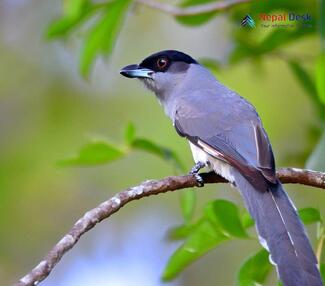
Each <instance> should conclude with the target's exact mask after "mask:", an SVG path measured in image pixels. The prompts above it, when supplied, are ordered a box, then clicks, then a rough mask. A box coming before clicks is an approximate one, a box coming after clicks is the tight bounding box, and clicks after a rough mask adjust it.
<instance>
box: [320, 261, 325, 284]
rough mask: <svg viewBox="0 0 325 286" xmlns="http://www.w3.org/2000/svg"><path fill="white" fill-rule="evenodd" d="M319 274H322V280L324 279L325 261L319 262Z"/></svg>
mask: <svg viewBox="0 0 325 286" xmlns="http://www.w3.org/2000/svg"><path fill="white" fill-rule="evenodd" d="M320 274H321V276H322V279H323V281H325V263H321V264H320Z"/></svg>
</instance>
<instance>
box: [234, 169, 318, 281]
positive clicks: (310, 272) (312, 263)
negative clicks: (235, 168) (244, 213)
mask: <svg viewBox="0 0 325 286" xmlns="http://www.w3.org/2000/svg"><path fill="white" fill-rule="evenodd" d="M234 177H235V183H236V186H237V187H238V189H239V191H240V193H241V195H242V197H243V199H244V202H245V204H246V207H247V208H248V210H249V212H250V214H251V216H252V217H253V218H254V220H255V223H256V229H257V232H258V234H259V237H260V242H261V244H262V245H263V246H264V247H265V248H266V249H267V250H268V251H269V252H270V260H271V261H272V263H273V264H275V265H276V268H277V272H278V275H279V277H280V279H281V281H282V282H283V284H284V285H285V286H322V285H323V283H322V279H321V277H320V273H319V270H318V268H317V260H316V257H315V255H314V252H313V250H312V248H311V245H310V242H309V240H308V237H307V235H306V232H305V229H304V226H303V224H302V223H301V221H300V219H299V217H298V215H297V211H296V209H295V207H294V206H293V204H292V202H291V200H290V199H289V197H288V196H287V194H286V192H285V191H284V190H283V188H282V185H281V183H280V182H279V181H278V182H277V183H276V184H274V185H270V187H269V189H268V190H267V191H264V192H263V191H260V190H255V188H254V187H253V186H252V185H251V184H250V183H249V182H248V181H247V180H246V179H245V178H244V177H243V176H242V175H241V174H240V173H239V172H235V174H234Z"/></svg>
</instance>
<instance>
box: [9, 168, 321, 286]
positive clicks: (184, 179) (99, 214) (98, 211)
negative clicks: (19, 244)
mask: <svg viewBox="0 0 325 286" xmlns="http://www.w3.org/2000/svg"><path fill="white" fill-rule="evenodd" d="M201 175H202V178H203V180H204V182H205V183H206V184H208V183H226V182H227V181H226V180H225V179H224V178H222V177H220V176H218V175H216V174H215V173H213V172H210V173H203V174H201ZM277 176H278V178H279V179H280V180H281V182H282V183H294V184H303V185H307V186H312V187H318V188H322V189H325V173H321V172H316V171H310V170H303V169H296V168H283V169H280V170H279V171H278V172H277ZM196 184H197V182H196V179H195V177H194V176H193V175H186V176H174V177H167V178H164V179H162V180H149V181H145V182H143V183H142V184H140V185H138V186H136V187H132V188H129V189H126V190H124V191H122V192H120V193H117V194H116V195H115V196H114V197H112V198H111V199H109V200H107V201H105V202H103V203H101V204H100V205H98V206H97V207H96V208H94V209H92V210H90V211H88V212H86V213H85V214H84V216H83V217H82V218H80V219H79V220H78V221H77V222H76V223H75V225H74V226H73V227H72V229H71V230H70V231H69V232H68V233H67V234H66V235H65V236H64V237H63V238H62V239H61V240H60V241H59V242H58V243H57V244H56V245H55V246H54V247H53V248H52V250H51V251H50V252H49V253H48V254H47V255H46V256H45V257H44V259H43V260H42V261H41V262H40V263H39V264H38V265H37V266H36V267H35V268H34V269H33V270H32V271H31V272H30V273H28V274H27V275H26V276H24V277H23V278H21V279H20V280H19V282H17V283H16V284H15V285H16V286H32V285H37V284H38V283H39V282H41V281H43V280H44V279H45V278H46V277H48V275H49V274H50V273H51V271H52V270H53V268H54V267H55V265H56V264H57V263H58V262H59V261H60V260H61V258H62V257H63V255H64V254H65V253H66V252H68V251H69V250H70V249H71V248H72V247H74V246H75V245H76V243H77V242H78V240H79V239H80V237H81V236H82V235H83V234H84V233H86V232H87V231H89V230H90V229H92V228H93V227H94V226H95V225H96V224H97V223H99V222H100V221H102V220H104V219H106V218H108V217H110V216H111V215H112V214H114V213H115V212H117V211H118V210H119V209H120V208H121V207H123V206H124V205H126V204H127V203H129V202H131V201H134V200H138V199H141V198H143V197H147V196H151V195H157V194H161V193H166V192H169V191H175V190H180V189H184V188H191V187H195V186H196Z"/></svg>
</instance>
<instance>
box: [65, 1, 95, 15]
mask: <svg viewBox="0 0 325 286" xmlns="http://www.w3.org/2000/svg"><path fill="white" fill-rule="evenodd" d="M88 4H89V0H66V1H64V2H63V12H64V14H65V15H66V16H68V17H71V18H73V17H78V16H79V15H80V14H81V13H82V10H83V9H84V7H85V6H87V5H88Z"/></svg>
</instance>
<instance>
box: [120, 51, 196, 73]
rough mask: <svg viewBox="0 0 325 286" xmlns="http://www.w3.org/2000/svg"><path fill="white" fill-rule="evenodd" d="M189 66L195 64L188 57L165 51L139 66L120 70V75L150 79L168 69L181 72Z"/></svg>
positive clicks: (146, 59)
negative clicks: (173, 68)
mask: <svg viewBox="0 0 325 286" xmlns="http://www.w3.org/2000/svg"><path fill="white" fill-rule="evenodd" d="M189 64H197V61H196V60H194V59H193V58H192V57H190V56H189V55H187V54H185V53H183V52H179V51H175V50H165V51H161V52H158V53H155V54H152V55H151V56H149V57H147V58H145V59H144V60H143V61H142V62H141V63H140V64H139V65H129V66H126V67H124V68H123V69H122V70H121V72H120V73H121V74H122V75H124V76H126V77H131V78H134V77H135V78H151V75H152V74H154V73H159V72H163V73H164V72H166V71H168V70H169V69H170V67H172V66H173V67H176V68H175V70H176V71H177V70H178V71H181V70H182V69H186V68H188V66H189Z"/></svg>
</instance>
